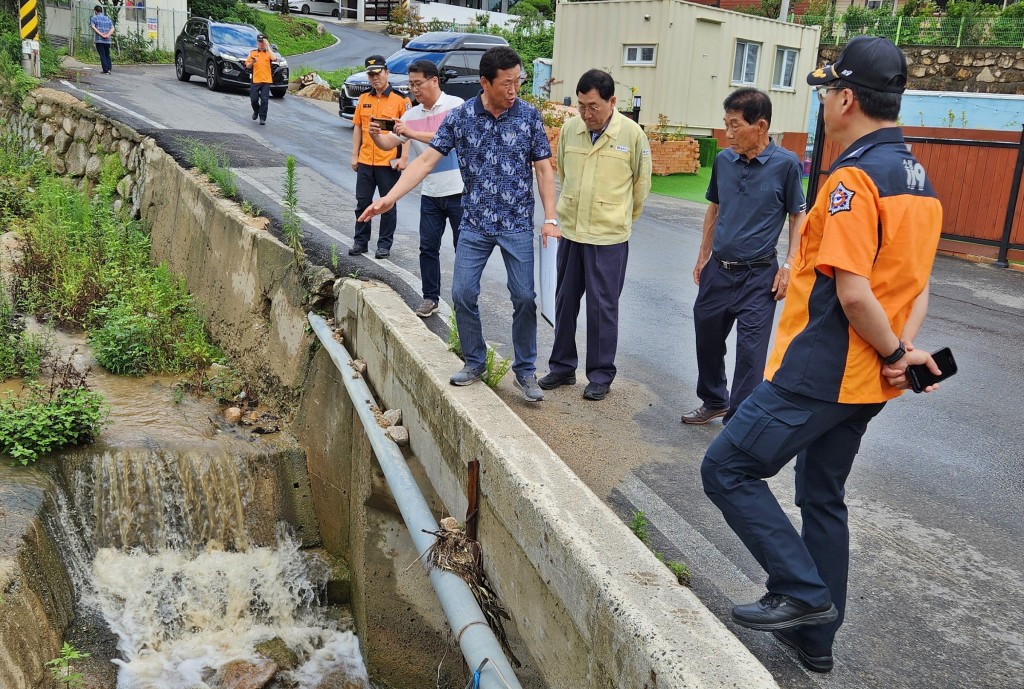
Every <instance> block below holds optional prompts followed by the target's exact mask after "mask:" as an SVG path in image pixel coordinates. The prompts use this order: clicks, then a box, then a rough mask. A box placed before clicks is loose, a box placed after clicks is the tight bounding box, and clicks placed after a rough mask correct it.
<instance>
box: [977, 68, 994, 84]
mask: <svg viewBox="0 0 1024 689" xmlns="http://www.w3.org/2000/svg"><path fill="white" fill-rule="evenodd" d="M975 80H977V81H980V82H981V83H983V84H991V83H992V82H994V81H996V76H995V75H994V74H993V73H992V70H990V69H989V68H988V67H985V68H984V69H982V70H981V71H980V72H978V76H976V77H975Z"/></svg>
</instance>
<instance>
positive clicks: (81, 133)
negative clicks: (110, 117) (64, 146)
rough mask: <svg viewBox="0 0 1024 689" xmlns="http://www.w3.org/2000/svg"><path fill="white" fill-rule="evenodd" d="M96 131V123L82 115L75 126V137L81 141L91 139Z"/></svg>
mask: <svg viewBox="0 0 1024 689" xmlns="http://www.w3.org/2000/svg"><path fill="white" fill-rule="evenodd" d="M95 131H96V124H95V123H94V122H93V120H92V119H91V118H88V117H82V118H80V119H79V120H78V124H77V125H76V126H75V138H76V139H78V140H79V141H91V140H92V135H93V132H95Z"/></svg>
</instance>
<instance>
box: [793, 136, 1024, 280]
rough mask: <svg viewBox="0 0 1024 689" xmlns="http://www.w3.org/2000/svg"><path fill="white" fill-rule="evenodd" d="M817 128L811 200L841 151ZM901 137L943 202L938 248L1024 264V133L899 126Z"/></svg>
mask: <svg viewBox="0 0 1024 689" xmlns="http://www.w3.org/2000/svg"><path fill="white" fill-rule="evenodd" d="M820 129H821V126H820V122H819V133H818V134H817V135H816V136H815V141H816V142H822V141H823V142H824V145H823V147H822V149H821V152H820V157H819V152H818V148H817V147H818V144H817V143H816V144H815V156H814V158H813V160H815V161H818V162H817V165H816V166H815V167H814V168H812V169H817V170H818V174H817V175H816V176H815V177H814V178H812V179H811V180H810V184H809V185H808V197H809V198H810V196H811V195H810V192H811V191H812V190H817V189H818V188H819V186H820V185H821V184H823V183H824V181H825V177H826V176H827V175H828V168H829V167H831V165H832V163H833V162H835V159H836V158H837V157H838V156H839V154H840V153H841V151H840V150H839V146H838V145H837V144H836V143H835V142H833V141H829V140H828V139H827V138H826V137H825V136H824V134H822V133H821V132H820ZM903 135H904V138H905V139H906V141H907V144H908V145H909V146H910V149H911V152H912V153H913V154H914V157H916V158H917V159H918V160H919V161H920V162H921V165H923V166H924V169H925V170H926V171H927V172H928V178H929V179H930V180H931V182H932V186H934V187H935V191H936V193H937V194H938V196H939V200H940V201H942V215H943V223H942V241H941V242H940V243H939V250H940V251H942V252H945V253H951V254H959V255H963V256H971V257H979V258H982V259H991V260H993V261H995V262H996V263H998V264H1000V265H1005V264H1006V263H1007V261H1016V262H1024V194H1021V193H1019V192H1020V185H1021V168H1022V167H1024V130H1022V132H1020V133H1018V132H1000V131H990V130H985V129H948V128H944V127H903ZM1011 205H1012V208H1011Z"/></svg>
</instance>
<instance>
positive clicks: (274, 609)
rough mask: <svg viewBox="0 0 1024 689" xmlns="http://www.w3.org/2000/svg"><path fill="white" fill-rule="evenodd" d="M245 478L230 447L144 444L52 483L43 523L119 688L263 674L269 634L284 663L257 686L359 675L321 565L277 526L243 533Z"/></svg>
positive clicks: (249, 505)
mask: <svg viewBox="0 0 1024 689" xmlns="http://www.w3.org/2000/svg"><path fill="white" fill-rule="evenodd" d="M249 479H250V477H249V476H248V472H247V471H245V463H244V462H243V461H241V460H240V458H239V456H238V455H237V454H235V453H233V452H223V453H216V452H207V453H202V454H198V453H193V452H184V453H182V452H173V451H169V450H168V449H167V448H166V447H164V448H156V447H154V448H150V449H149V450H148V451H147V450H141V451H140V450H138V449H135V450H131V451H109V450H108V451H103V452H98V453H97V455H96V456H95V457H94V458H92V461H91V462H90V464H89V465H87V468H86V467H83V468H82V470H80V471H78V472H76V475H75V477H74V479H73V481H72V483H73V488H72V491H71V494H72V495H73V496H74V497H73V499H68V497H69V496H68V495H67V494H65V493H64V491H63V490H58V492H57V510H55V513H56V517H57V519H56V522H57V523H55V524H52V527H53V528H52V532H53V533H54V535H55V537H56V539H57V541H58V543H59V548H60V550H61V552H62V555H63V558H64V560H65V564H66V566H67V568H68V572H69V574H70V575H71V577H72V580H73V581H74V583H75V588H76V591H77V593H78V596H79V605H81V606H83V608H84V609H85V610H89V611H93V612H95V613H98V614H99V615H100V616H101V617H102V618H103V619H104V620H105V622H106V624H107V625H108V626H109V628H110V629H111V630H112V631H113V632H114V634H115V635H116V637H117V650H118V652H119V656H120V657H118V658H115V659H114V660H113V662H114V663H116V664H117V665H118V679H117V689H208V688H212V687H222V686H250V685H249V684H246V683H245V682H244V681H242V682H239V681H238V678H239V676H241V677H243V679H244V678H245V677H246V676H250V677H251V676H256V675H260V674H261V673H262V672H266V673H267V675H268V676H269V675H271V674H273V670H274V668H272V667H270V660H268V658H266V657H264V656H262V655H261V654H260V652H259V651H258V650H257V647H258V646H259V645H260V644H264V643H265V642H269V641H275V642H276V643H277V646H278V649H279V650H280V649H281V647H286V650H285V655H286V656H288V657H289V663H288V664H291V662H294V663H295V665H294V667H290V668H285V667H280V668H277V670H278V671H277V673H276V675H275V679H274V681H273V683H272V684H269V685H267V686H270V687H289V688H294V689H363V688H366V687H369V686H370V683H369V680H368V679H367V673H366V669H365V667H364V666H363V662H362V658H361V655H360V652H359V642H358V639H357V638H356V637H355V635H353V634H352V632H351V631H349V630H348V629H347V627H348V626H349V625H348V623H347V622H346V621H338V620H334V619H332V618H331V617H329V616H328V615H327V614H326V613H325V609H324V608H322V607H321V606H320V605H319V595H320V593H321V592H323V591H324V588H325V584H326V581H327V578H328V567H327V565H326V564H325V563H324V562H323V561H322V560H321V558H320V557H319V556H316V555H311V554H309V553H307V552H306V551H303V550H302V549H301V543H300V541H299V539H298V538H296V537H294V536H293V535H291V534H290V533H289V532H288V530H287V528H286V527H284V526H283V525H279V527H278V529H277V537H276V543H275V544H273V545H272V546H266V545H260V546H257V545H253V544H251V542H250V538H249V534H248V533H247V530H246V526H245V519H246V513H247V512H249V511H251V510H253V509H258V506H257V505H256V504H254V501H253V497H252V491H251V481H250V480H249ZM83 507H84V508H85V509H84V510H83V509H82V508H83ZM261 650H264V649H261ZM267 655H273V653H270V652H267ZM226 676H227V677H231V678H233V679H232V680H231V681H224V680H225V677H226ZM254 686H264V682H260V683H257V684H255V685H254Z"/></svg>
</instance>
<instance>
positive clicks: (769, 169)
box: [681, 88, 807, 424]
mask: <svg viewBox="0 0 1024 689" xmlns="http://www.w3.org/2000/svg"><path fill="white" fill-rule="evenodd" d="M723 107H724V109H725V118H724V120H725V136H726V139H727V141H728V142H729V148H727V149H725V150H724V151H722V152H721V153H719V154H718V157H717V158H715V162H714V165H713V166H712V168H711V182H710V184H708V191H707V194H706V195H705V196H706V197H707V200H708V201H710V202H711V203H710V205H709V206H708V210H707V213H706V214H705V215H704V234H703V236H702V237H701V242H700V249H699V250H698V252H697V265H696V266H695V267H694V269H693V282H694V284H696V285H697V287H698V289H697V298H696V299H695V300H694V302H693V329H694V332H695V335H696V344H697V397H699V398H700V399H701V402H702V404H701V405H700V406H699V407H697V408H696V409H694V410H693V411H690V412H686V413H685V414H683V415H682V419H681V420H682V422H683V423H685V424H705V423H707V422H709V421H711V420H712V419H715V418H717V417H719V416H722V417H725V418H724V419H723V422H728V421H729V419H730V418H731V416H732V414H734V413H735V412H736V409H737V407H739V406H740V404H741V403H742V402H743V400H745V399H746V398H747V397H748V396H749V395H750V393H751V392H752V391H753V389H754V388H755V387H757V385H758V384H759V383H760V382H761V381H762V380H763V379H764V364H765V359H766V358H767V356H768V343H769V341H770V340H771V336H772V321H773V320H774V318H775V306H776V304H777V303H778V301H779V300H781V299H783V298H784V297H785V296H786V288H787V286H788V285H789V271H790V267H791V265H792V262H793V260H794V259H795V258H796V255H797V250H798V249H799V247H800V226H801V225H802V224H803V221H804V217H805V216H806V213H805V209H806V207H807V202H806V201H805V200H804V192H803V187H802V185H801V175H800V162H799V161H798V160H797V157H796V155H794V154H793V153H790V152H789V151H787V150H785V149H784V148H780V147H779V146H778V144H776V143H775V142H774V141H772V140H771V138H770V137H769V136H768V129H769V128H770V127H771V123H772V102H771V100H770V99H769V98H768V94H766V93H764V92H763V91H758V90H757V89H753V88H742V89H736V90H735V91H733V92H732V93H730V94H729V96H728V97H727V98H726V99H725V102H724V103H723ZM787 216H788V218H789V253H788V255H787V256H786V259H785V260H784V261H781V264H782V265H781V266H780V265H779V263H780V261H779V260H778V259H777V257H776V253H775V245H776V244H777V243H778V241H779V235H780V234H781V233H782V227H783V225H784V224H785V221H786V218H787ZM733 324H735V325H736V367H735V369H734V370H733V376H732V391H731V393H730V391H729V389H728V387H727V381H726V377H725V347H726V339H727V338H728V337H729V332H730V331H731V330H732V328H733Z"/></svg>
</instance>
